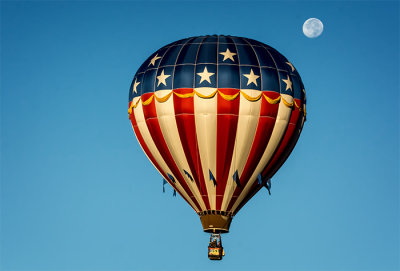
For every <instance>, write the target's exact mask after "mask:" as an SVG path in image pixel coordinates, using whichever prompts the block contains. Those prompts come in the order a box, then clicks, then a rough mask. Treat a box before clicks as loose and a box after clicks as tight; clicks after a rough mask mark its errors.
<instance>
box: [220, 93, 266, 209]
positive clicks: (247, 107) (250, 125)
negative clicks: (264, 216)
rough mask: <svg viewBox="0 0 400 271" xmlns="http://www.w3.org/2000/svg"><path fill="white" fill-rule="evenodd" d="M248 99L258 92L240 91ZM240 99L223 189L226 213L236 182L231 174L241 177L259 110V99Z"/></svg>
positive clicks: (223, 204) (241, 97) (253, 135)
mask: <svg viewBox="0 0 400 271" xmlns="http://www.w3.org/2000/svg"><path fill="white" fill-rule="evenodd" d="M242 91H243V92H245V93H246V94H247V95H249V96H250V97H256V96H258V95H259V94H260V91H258V90H242ZM239 97H240V106H239V117H238V126H237V130H236V139H235V147H234V150H233V154H232V156H233V157H232V162H231V168H230V170H229V175H228V176H229V177H228V181H227V184H226V187H225V192H224V198H223V201H222V205H221V210H222V211H226V209H227V208H228V204H229V202H230V201H231V199H232V195H233V192H234V191H235V188H236V186H237V185H236V182H234V181H233V174H234V173H235V171H236V170H237V171H238V174H239V177H240V176H241V175H242V172H243V170H244V167H245V165H246V162H247V160H248V157H249V154H250V150H251V146H252V142H253V140H254V137H255V135H256V131H257V124H258V120H259V116H260V110H261V102H262V101H261V99H263V98H262V97H261V99H259V100H258V101H255V102H251V101H248V100H247V99H246V98H244V97H243V95H239Z"/></svg>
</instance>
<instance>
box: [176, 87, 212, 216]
mask: <svg viewBox="0 0 400 271" xmlns="http://www.w3.org/2000/svg"><path fill="white" fill-rule="evenodd" d="M175 92H177V93H179V94H187V93H193V89H177V90H175ZM173 99H174V108H175V119H176V125H177V127H178V132H179V136H180V140H181V143H182V147H183V150H184V152H185V156H186V160H187V163H188V165H189V167H190V171H191V172H192V174H193V176H192V177H193V179H194V181H195V182H196V185H197V188H198V189H199V191H200V193H201V197H202V199H203V201H204V203H205V205H206V208H207V209H208V210H209V209H210V202H209V199H208V194H207V187H206V183H205V179H204V174H203V168H202V165H201V159H200V153H199V147H198V144H197V135H196V123H195V116H194V98H193V97H189V98H180V97H178V96H176V95H174V96H173Z"/></svg>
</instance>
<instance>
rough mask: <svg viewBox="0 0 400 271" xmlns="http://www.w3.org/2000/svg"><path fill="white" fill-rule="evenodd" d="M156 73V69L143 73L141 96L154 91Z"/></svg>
mask: <svg viewBox="0 0 400 271" xmlns="http://www.w3.org/2000/svg"><path fill="white" fill-rule="evenodd" d="M156 72H157V70H156V69H151V70H147V71H146V72H145V74H144V77H143V82H142V83H143V85H142V92H141V94H143V93H147V92H153V91H154V83H155V80H156Z"/></svg>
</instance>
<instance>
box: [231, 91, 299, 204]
mask: <svg viewBox="0 0 400 271" xmlns="http://www.w3.org/2000/svg"><path fill="white" fill-rule="evenodd" d="M281 96H282V98H284V99H285V100H286V101H287V102H288V103H291V102H292V101H293V97H292V96H290V95H286V94H281ZM291 113H292V108H290V107H287V106H286V105H285V104H284V103H283V102H280V103H279V108H278V115H277V116H276V122H275V125H274V129H273V130H272V134H271V138H270V139H269V142H268V145H267V148H266V149H265V151H264V154H263V156H262V157H261V160H260V162H259V163H258V165H257V167H256V170H255V171H254V172H253V175H252V176H251V177H250V180H249V181H248V183H247V184H246V186H245V187H244V189H243V190H242V192H241V193H240V195H239V197H238V199H237V200H236V202H235V204H234V205H233V207H232V212H235V210H236V208H237V207H238V206H239V204H240V203H241V202H242V201H243V200H244V198H245V197H246V196H247V194H248V193H249V192H250V188H251V186H252V185H253V183H254V182H255V181H256V180H257V177H258V175H259V174H260V173H261V172H262V170H263V169H264V168H265V166H266V165H267V163H268V162H269V161H270V160H271V158H272V155H273V154H274V153H275V150H276V149H277V147H278V146H279V143H280V142H281V140H282V138H283V136H284V135H285V132H286V128H287V126H288V124H289V121H290V116H291Z"/></svg>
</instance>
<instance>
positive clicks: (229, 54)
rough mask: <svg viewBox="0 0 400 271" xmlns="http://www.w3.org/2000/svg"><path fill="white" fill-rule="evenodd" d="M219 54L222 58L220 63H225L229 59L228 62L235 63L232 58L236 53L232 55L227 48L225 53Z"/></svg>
mask: <svg viewBox="0 0 400 271" xmlns="http://www.w3.org/2000/svg"><path fill="white" fill-rule="evenodd" d="M219 54H220V55H223V56H224V59H223V60H222V61H225V60H227V59H228V58H229V59H230V60H232V61H233V62H235V60H234V59H233V56H235V55H236V53H232V52H231V51H229V48H227V49H226V51H225V52H223V53H219Z"/></svg>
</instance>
